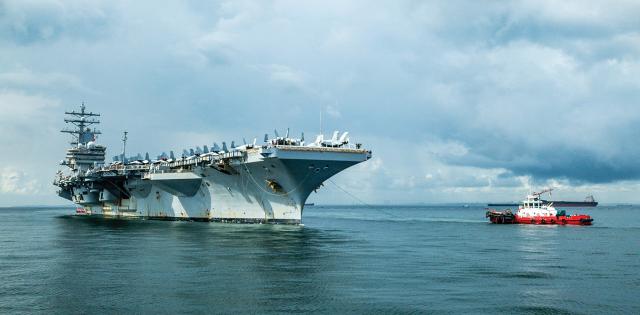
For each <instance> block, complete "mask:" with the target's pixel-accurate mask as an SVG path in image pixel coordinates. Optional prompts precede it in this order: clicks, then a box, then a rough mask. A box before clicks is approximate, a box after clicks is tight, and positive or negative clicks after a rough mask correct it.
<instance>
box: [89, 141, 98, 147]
mask: <svg viewBox="0 0 640 315" xmlns="http://www.w3.org/2000/svg"><path fill="white" fill-rule="evenodd" d="M95 146H96V142H95V141H89V142H88V143H87V148H93V147H95Z"/></svg>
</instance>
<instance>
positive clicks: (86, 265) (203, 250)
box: [0, 206, 640, 314]
mask: <svg viewBox="0 0 640 315" xmlns="http://www.w3.org/2000/svg"><path fill="white" fill-rule="evenodd" d="M72 211H73V209H72V208H2V209H0V313H51V312H53V313H62V314H75V313H163V314H169V313H289V312H291V313H300V312H311V313H367V314H373V313H382V314H389V313H431V314H433V313H435V314H450V313H456V314H459V313H504V314H513V313H519V314H607V313H629V314H638V313H640V300H638V299H637V296H638V292H640V291H639V289H640V256H639V253H640V220H639V219H638V214H640V208H636V207H606V206H605V207H598V208H596V209H590V210H588V212H590V213H591V214H592V216H593V217H594V218H595V225H594V226H592V227H575V226H571V227H570V226H520V225H491V224H488V223H486V221H485V219H484V208H483V207H481V206H471V207H468V208H466V207H460V206H422V207H400V206H385V207H355V206H340V207H338V206H335V207H331V206H323V207H318V206H316V207H309V208H307V209H305V214H304V223H305V225H304V226H282V225H276V226H273V225H235V224H221V223H199V222H160V221H118V220H96V219H86V218H77V217H73V216H70V215H68V214H70V213H72Z"/></svg>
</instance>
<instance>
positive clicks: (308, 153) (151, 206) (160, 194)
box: [61, 146, 369, 224]
mask: <svg viewBox="0 0 640 315" xmlns="http://www.w3.org/2000/svg"><path fill="white" fill-rule="evenodd" d="M368 157H369V153H368V152H367V151H364V150H353V149H342V148H306V147H287V146H275V147H270V148H256V149H251V150H247V151H245V152H232V153H227V154H226V155H225V154H223V155H222V156H220V157H219V158H215V159H213V158H206V157H203V158H200V157H198V158H194V159H191V160H178V161H176V162H172V163H167V165H166V167H164V168H162V169H161V168H157V169H154V167H153V166H150V167H145V166H142V167H141V166H136V165H134V166H122V165H120V167H111V168H104V169H101V170H99V171H98V172H95V173H94V175H93V176H88V177H86V178H85V179H84V180H83V182H82V183H73V184H71V185H69V186H68V189H62V190H61V196H68V197H70V198H69V199H71V200H73V201H74V202H75V203H77V204H78V205H79V206H80V207H81V208H80V209H79V210H80V211H79V213H80V214H81V215H91V216H104V217H116V218H142V219H161V220H197V221H219V222H238V223H287V224H299V223H300V222H301V219H302V212H303V209H304V204H305V201H306V200H307V198H308V196H309V195H310V194H311V193H312V192H313V191H314V190H315V189H317V188H319V187H320V185H321V184H322V183H323V182H324V181H325V180H327V179H328V178H329V177H331V176H333V175H335V174H336V173H338V172H340V171H342V170H344V169H346V168H348V167H350V166H352V165H354V164H356V163H359V162H362V161H365V160H367V159H368Z"/></svg>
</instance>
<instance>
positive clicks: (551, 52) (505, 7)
mask: <svg viewBox="0 0 640 315" xmlns="http://www.w3.org/2000/svg"><path fill="white" fill-rule="evenodd" d="M0 12H1V13H0V110H1V111H2V112H1V113H0V122H1V123H2V124H1V125H0V128H2V134H0V143H1V144H2V145H3V146H4V147H5V148H8V149H7V150H10V151H20V152H23V151H24V152H32V153H33V152H38V154H37V155H38V158H34V157H31V156H35V155H36V154H27V155H21V156H15V157H14V156H7V155H5V156H2V157H1V158H2V159H3V160H2V162H3V165H9V166H12V167H14V169H27V168H28V169H33V168H39V170H38V172H33V174H38V175H33V176H34V178H37V180H38V181H39V182H47V181H48V180H49V179H50V177H51V176H53V174H54V173H55V170H56V167H57V165H55V161H57V160H59V159H60V158H61V157H62V156H63V154H64V148H65V145H66V144H65V140H66V139H65V138H64V136H61V135H57V134H56V130H57V129H58V128H61V127H63V126H62V125H63V123H62V121H61V119H62V112H63V111H64V110H68V109H72V107H74V106H77V105H79V104H80V103H81V102H82V101H86V102H87V104H88V106H89V107H90V109H91V110H93V111H97V112H101V113H102V114H103V116H101V118H102V121H103V123H102V125H101V126H100V127H101V128H102V130H103V132H104V134H103V135H102V137H101V138H100V139H99V141H101V142H102V143H104V144H107V145H108V147H109V156H113V155H115V154H117V153H118V152H119V150H120V146H121V142H120V137H121V132H122V131H123V129H127V130H128V131H129V132H130V136H131V139H132V140H131V143H130V148H129V149H128V151H129V150H131V152H138V151H139V152H146V151H149V153H150V154H152V155H155V154H159V153H160V152H161V151H166V150H169V149H171V148H173V149H174V150H181V149H182V147H189V146H196V145H204V144H207V145H210V144H211V143H212V142H213V141H217V142H218V143H220V142H221V141H222V140H225V139H228V140H227V142H230V140H236V142H238V143H239V142H240V140H241V139H242V137H243V136H246V137H247V139H252V138H253V137H255V136H258V139H261V138H262V136H261V135H263V134H264V132H265V131H270V130H272V129H274V128H279V129H280V130H282V129H283V128H287V127H290V128H291V130H292V132H294V131H295V133H296V134H298V133H299V132H300V131H305V133H306V135H307V138H313V135H312V132H314V131H316V130H317V129H319V128H318V111H319V110H320V109H321V108H323V109H324V112H325V113H326V114H327V115H323V123H322V124H323V127H322V128H323V129H324V130H333V129H339V130H349V131H350V135H351V137H352V139H354V141H357V142H363V143H365V145H366V146H367V147H370V148H372V149H373V151H374V159H373V160H371V161H369V162H367V163H364V164H362V165H360V166H357V167H356V168H353V169H352V170H349V171H348V172H347V173H344V174H340V175H339V176H338V177H337V178H336V180H337V181H340V183H341V184H343V185H344V186H346V187H347V188H349V189H352V190H354V191H356V192H358V193H359V194H362V195H363V196H366V197H367V198H370V199H371V200H414V201H418V200H423V199H428V200H440V201H443V200H447V199H450V200H456V199H457V198H460V196H458V195H456V194H459V193H464V196H465V197H468V198H485V197H486V196H488V195H489V194H492V193H494V192H495V194H496V196H498V195H497V194H511V193H513V194H515V195H516V196H517V195H518V194H520V193H522V192H523V191H524V192H526V190H527V189H528V188H526V186H527V185H547V184H558V185H560V184H561V185H564V186H562V187H563V189H573V187H574V186H575V187H576V188H575V190H573V191H575V192H576V193H578V189H589V188H593V189H599V190H602V191H606V192H608V193H610V194H611V195H612V196H617V197H621V196H625V194H628V195H629V196H631V194H632V193H631V192H628V191H625V190H622V188H620V187H621V184H620V183H626V184H629V183H635V182H636V181H637V180H639V179H640V169H639V167H638V166H637V164H638V163H637V162H636V161H637V160H638V158H639V157H640V149H639V148H637V144H636V143H635V142H636V139H638V137H639V136H640V110H638V107H637V99H640V81H638V80H637V78H638V77H640V58H639V57H638V56H639V54H638V53H639V52H640V31H638V30H639V29H640V20H639V19H637V16H636V15H637V14H635V13H636V12H638V4H637V3H636V2H634V1H617V2H615V3H608V2H599V1H564V2H562V3H558V2H556V1H517V2H510V3H502V2H490V3H487V2H468V1H428V2H415V1H382V2H380V3H378V4H376V5H375V6H372V5H371V4H370V3H369V2H366V1H329V2H327V1H311V2H304V3H301V2H298V1H273V2H260V1H216V2H179V1H178V2H166V3H164V4H163V5H162V6H158V5H156V4H155V3H151V2H135V3H132V2H121V1H97V2H92V3H84V2H73V1H71V2H69V1H53V0H51V1H44V2H42V1H39V2H35V1H4V2H1V4H0ZM135 139H139V140H135ZM153 150H157V151H158V152H154V151H153ZM25 156H26V157H25ZM44 165H50V166H48V167H46V168H45V166H44ZM629 185H630V186H631V187H635V186H634V185H635V184H629ZM567 187H571V188H567ZM581 187H582V188H581ZM585 187H587V188H585ZM43 191H44V190H43ZM580 194H581V195H582V194H583V193H582V192H580ZM621 198H622V197H621Z"/></svg>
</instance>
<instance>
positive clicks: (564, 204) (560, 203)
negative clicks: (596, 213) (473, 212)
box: [487, 195, 598, 208]
mask: <svg viewBox="0 0 640 315" xmlns="http://www.w3.org/2000/svg"><path fill="white" fill-rule="evenodd" d="M541 201H542V203H543V204H544V205H550V204H553V206H554V207H556V208H569V207H596V206H598V202H597V201H595V199H594V198H593V196H591V195H589V196H587V197H586V198H585V199H584V201H565V200H541ZM518 205H520V204H518V203H490V204H487V206H489V207H517V206H518Z"/></svg>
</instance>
